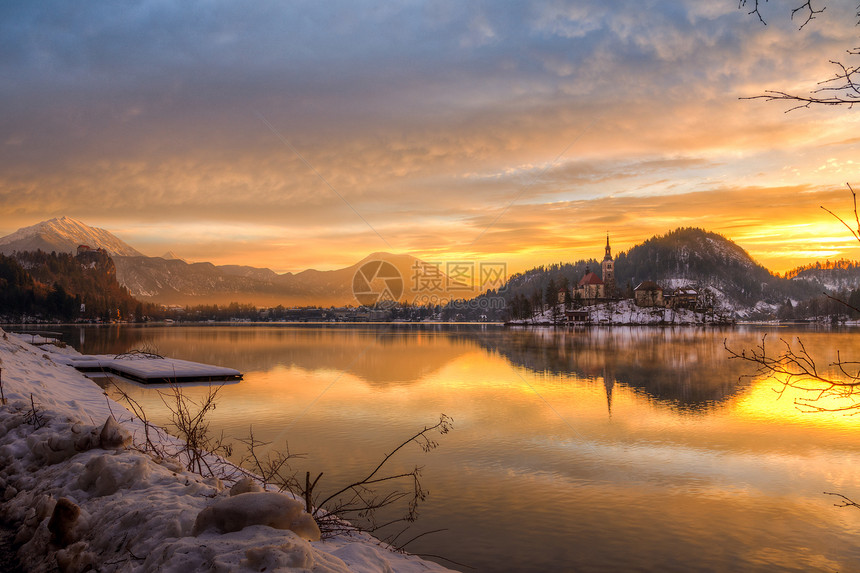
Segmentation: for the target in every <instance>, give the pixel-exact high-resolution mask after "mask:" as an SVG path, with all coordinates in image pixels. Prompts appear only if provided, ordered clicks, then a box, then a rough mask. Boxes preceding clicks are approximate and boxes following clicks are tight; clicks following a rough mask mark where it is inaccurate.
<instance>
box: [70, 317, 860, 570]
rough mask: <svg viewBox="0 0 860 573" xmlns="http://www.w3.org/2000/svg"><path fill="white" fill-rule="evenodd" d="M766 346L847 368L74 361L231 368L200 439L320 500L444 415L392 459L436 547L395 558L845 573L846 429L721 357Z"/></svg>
mask: <svg viewBox="0 0 860 573" xmlns="http://www.w3.org/2000/svg"><path fill="white" fill-rule="evenodd" d="M764 332H771V335H772V336H774V337H776V336H779V332H783V333H784V335H785V336H792V335H796V334H802V335H803V337H804V342H805V343H806V345H807V348H808V349H809V350H810V351H811V352H813V353H815V355H816V356H820V357H821V361H822V362H827V361H828V359H829V358H828V357H835V350H834V349H836V348H839V349H841V350H842V351H843V352H844V353H845V355H846V356H847V355H851V356H860V337H857V336H855V335H852V334H850V333H847V334H840V333H833V332H829V331H822V332H817V331H788V330H784V331H779V332H773V331H772V330H768V331H765V330H760V329H752V328H751V329H732V330H727V331H715V330H709V329H654V328H638V329H637V328H611V329H590V330H587V331H553V330H550V329H545V330H505V329H501V328H482V329H478V328H474V327H463V328H455V329H447V328H436V327H433V328H394V327H366V326H357V327H352V328H335V329H332V328H255V327H214V328H205V327H203V328H196V327H192V328H185V327H182V328H176V327H172V328H124V329H123V328H119V329H103V330H97V329H87V331H86V332H85V333H84V337H83V345H82V346H81V350H82V351H84V352H107V351H111V350H112V351H116V352H119V351H124V350H127V349H129V348H132V347H138V346H140V345H141V344H149V345H152V346H155V347H157V348H158V349H159V350H161V351H162V352H164V353H165V354H168V355H171V356H175V357H177V358H184V359H190V360H197V361H201V362H209V363H214V364H219V365H224V366H230V367H234V368H239V369H240V370H242V371H244V372H245V374H246V376H245V380H243V381H242V382H241V383H239V384H234V385H231V386H229V387H225V388H224V389H223V394H222V402H221V403H219V407H218V409H217V410H216V412H215V413H214V417H213V421H212V423H213V426H212V427H213V429H215V430H216V431H221V430H224V431H225V432H226V433H227V434H228V435H234V436H242V435H244V434H243V433H244V432H246V431H247V429H248V426H249V425H250V424H253V425H254V431H255V435H256V436H257V437H258V438H259V439H263V440H268V441H273V442H275V443H282V442H283V440H285V439H286V438H289V443H290V446H291V449H293V451H298V452H307V453H308V454H309V457H308V458H307V460H306V462H305V461H303V462H302V463H303V464H306V465H299V466H297V467H296V468H295V469H297V470H298V471H300V472H304V471H306V470H307V471H311V472H313V473H314V474H316V473H318V472H320V471H322V472H325V476H326V478H325V479H326V480H329V481H327V485H328V486H334V485H335V484H338V483H343V481H344V480H348V479H350V478H354V477H355V476H356V474H359V473H363V472H364V471H366V470H367V468H368V466H369V465H371V464H373V463H374V462H377V461H378V460H379V458H380V456H381V455H382V454H384V453H385V452H386V451H390V447H391V446H392V445H394V444H396V443H398V442H399V440H400V439H402V437H403V436H405V435H409V434H411V433H414V430H415V429H416V426H421V425H424V424H426V423H432V421H433V420H434V419H435V418H436V417H437V416H438V414H439V413H440V412H445V413H446V414H449V415H451V416H452V417H453V418H454V420H455V430H454V432H453V433H451V434H449V435H448V436H445V438H444V440H443V442H442V447H441V448H440V449H439V450H438V451H436V452H433V454H431V455H430V456H422V455H421V454H420V453H415V452H413V453H411V454H410V455H413V454H414V456H415V457H407V459H406V460H404V464H405V465H406V466H410V465H414V464H419V465H425V464H426V470H425V480H426V481H425V485H426V486H427V487H428V488H429V489H430V490H431V491H432V492H433V494H432V495H431V497H430V499H429V500H428V503H427V504H426V505H425V507H424V508H423V509H422V517H421V519H420V521H419V523H420V526H421V527H423V528H424V529H436V528H444V529H447V530H448V531H449V533H447V534H443V535H438V536H431V537H427V538H422V539H420V540H419V541H417V542H416V544H415V545H413V546H410V549H412V550H413V551H417V552H427V553H435V554H440V553H441V554H443V555H446V556H449V557H451V558H453V559H456V560H458V561H462V562H466V563H469V564H471V565H473V566H476V567H477V568H478V570H482V571H498V570H509V571H521V572H526V571H535V572H536V571H559V570H581V571H601V570H603V571H605V570H641V571H688V570H698V571H727V570H738V569H743V570H759V571H773V570H781V571H805V570H810V569H830V570H846V571H847V570H851V569H852V568H856V567H855V566H856V563H857V562H858V561H860V548H858V547H857V544H856V536H857V534H858V533H860V515H855V514H860V512H848V511H847V510H838V509H836V508H833V507H832V500H830V499H829V498H826V497H825V496H822V495H821V493H820V492H822V491H831V490H835V491H843V492H847V493H854V492H860V442H858V440H857V438H856V420H853V419H850V418H848V419H846V418H845V417H842V416H803V415H799V414H798V413H797V412H796V411H795V410H794V409H793V407H792V404H791V396H787V397H785V398H783V400H781V401H777V400H776V399H775V394H774V393H773V391H772V389H771V388H772V384H771V383H768V382H766V381H758V380H747V381H745V382H744V383H741V384H739V383H738V376H739V375H740V374H743V373H745V367H744V365H743V364H741V363H738V362H731V361H728V360H727V359H726V356H725V351H724V349H723V339H724V338H728V339H729V344H731V345H733V346H735V347H738V348H749V347H751V346H752V345H754V344H756V343H758V342H759V341H760V338H761V336H762V334H763V333H764ZM78 334H79V333H78V331H75V333H74V335H75V336H72V337H71V338H72V339H79V338H80V337H79V336H78ZM108 349H111V350H108ZM127 388H128V389H129V391H130V392H134V395H135V398H136V399H137V400H139V401H140V403H142V404H144V405H146V407H147V409H150V408H151V409H153V410H154V409H156V408H157V407H158V404H159V400H158V398H157V397H156V396H153V392H152V389H151V388H146V387H140V386H135V385H133V384H128V385H127ZM204 390H205V388H197V387H193V388H189V389H188V391H189V392H190V393H191V394H194V393H195V392H203V391H204ZM610 414H611V415H610Z"/></svg>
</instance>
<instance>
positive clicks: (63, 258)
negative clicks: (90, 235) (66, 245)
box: [0, 251, 149, 320]
mask: <svg viewBox="0 0 860 573" xmlns="http://www.w3.org/2000/svg"><path fill="white" fill-rule="evenodd" d="M0 287H2V288H0V302H2V312H3V315H4V316H3V317H4V319H7V320H8V319H12V318H17V319H24V318H28V317H29V318H41V319H62V320H73V319H76V318H93V319H96V318H98V319H104V320H110V319H129V318H131V316H132V315H136V317H137V318H140V317H141V316H142V314H143V313H144V306H143V305H141V304H140V303H139V302H138V301H137V300H135V299H134V298H133V297H132V296H131V295H130V294H129V293H128V291H127V290H126V289H125V288H124V287H122V286H121V285H120V284H119V283H118V282H117V280H116V268H115V267H114V264H113V261H112V260H111V258H110V257H109V256H108V255H107V254H106V253H102V252H98V251H90V252H86V253H82V254H79V255H70V254H68V253H56V252H52V253H46V252H44V251H27V252H17V253H16V254H15V256H14V257H6V256H5V255H0ZM147 310H149V309H147Z"/></svg>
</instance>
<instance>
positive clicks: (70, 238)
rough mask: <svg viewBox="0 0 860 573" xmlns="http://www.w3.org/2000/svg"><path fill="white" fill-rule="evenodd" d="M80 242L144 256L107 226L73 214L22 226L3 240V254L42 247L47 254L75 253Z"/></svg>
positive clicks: (116, 252)
mask: <svg viewBox="0 0 860 573" xmlns="http://www.w3.org/2000/svg"><path fill="white" fill-rule="evenodd" d="M78 245H88V246H90V247H92V248H94V249H96V248H101V249H104V250H105V251H107V252H108V254H110V255H121V256H143V255H142V254H141V253H140V252H139V251H137V250H136V249H134V248H132V247H131V246H129V245H128V244H127V243H125V242H123V241H122V240H120V239H119V238H117V237H116V236H114V235H112V234H111V233H109V232H107V231H105V230H104V229H99V228H96V227H90V226H88V225H85V224H83V223H81V222H80V221H76V220H74V219H70V218H69V217H61V218H58V219H51V220H50V221H42V222H41V223H37V224H35V225H33V226H30V227H24V228H22V229H18V230H17V231H15V232H14V233H12V234H11V235H7V236H5V237H3V238H2V239H0V253H3V254H5V255H11V254H12V253H14V252H15V251H22V252H23V251H36V250H42V251H45V252H46V253H50V252H52V251H56V252H58V253H70V254H75V253H76V252H77V249H78Z"/></svg>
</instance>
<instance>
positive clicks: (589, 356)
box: [476, 328, 748, 412]
mask: <svg viewBox="0 0 860 573" xmlns="http://www.w3.org/2000/svg"><path fill="white" fill-rule="evenodd" d="M730 334H731V335H736V331H724V330H715V329H695V328H689V329H681V328H663V329H656V328H593V329H586V330H578V331H554V330H540V331H535V330H520V331H514V332H507V333H504V334H501V335H499V336H478V337H476V340H478V342H479V343H480V344H481V345H482V346H484V347H485V348H487V349H488V350H491V351H494V352H498V353H499V354H500V355H502V356H504V357H505V358H506V359H508V360H509V361H510V362H511V363H513V364H515V365H518V366H521V367H523V368H528V369H529V370H532V371H534V372H538V373H550V374H555V375H559V374H560V375H570V374H573V375H575V376H577V377H579V378H583V379H588V380H601V381H602V382H603V384H604V386H605V391H606V399H607V405H608V407H609V408H610V410H611V405H612V391H613V388H614V386H615V384H616V383H617V384H623V385H625V386H628V387H631V388H636V389H638V390H640V391H642V392H643V393H644V394H646V395H647V396H649V397H651V398H653V399H655V400H660V401H662V402H666V403H669V404H671V405H674V406H676V407H678V408H681V409H686V410H689V411H693V412H696V411H699V412H700V411H703V410H707V409H709V408H713V407H715V406H716V405H718V404H719V403H721V402H725V401H726V400H728V399H729V398H731V397H732V396H734V395H736V394H737V393H738V392H740V391H742V389H743V388H744V387H745V386H746V385H747V384H741V383H740V382H739V378H740V377H741V376H742V375H743V374H744V373H745V372H747V371H748V367H747V366H746V365H744V364H741V363H739V362H730V361H728V360H726V359H725V350H724V349H723V344H722V342H723V339H724V338H725V337H726V336H728V335H730Z"/></svg>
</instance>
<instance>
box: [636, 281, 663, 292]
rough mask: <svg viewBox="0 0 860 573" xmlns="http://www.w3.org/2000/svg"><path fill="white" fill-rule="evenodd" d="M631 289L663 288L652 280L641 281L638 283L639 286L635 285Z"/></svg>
mask: <svg viewBox="0 0 860 573" xmlns="http://www.w3.org/2000/svg"><path fill="white" fill-rule="evenodd" d="M633 290H663V289H662V288H661V287H660V285H658V284H657V283H655V282H654V281H642V282H641V283H639V286H637V287H636V288H635V289H633Z"/></svg>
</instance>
